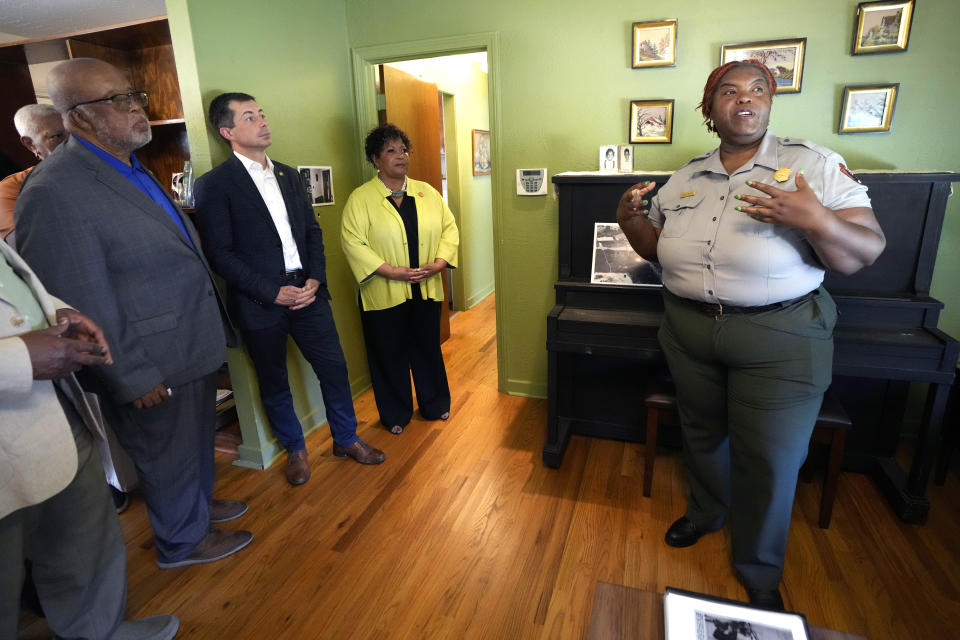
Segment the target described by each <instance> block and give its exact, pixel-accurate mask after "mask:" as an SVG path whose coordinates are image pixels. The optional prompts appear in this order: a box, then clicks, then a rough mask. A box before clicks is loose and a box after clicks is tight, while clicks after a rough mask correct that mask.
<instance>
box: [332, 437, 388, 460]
mask: <svg viewBox="0 0 960 640" xmlns="http://www.w3.org/2000/svg"><path fill="white" fill-rule="evenodd" d="M333 455H335V456H337V457H338V458H346V457H348V456H349V457H351V458H353V459H354V460H356V461H357V462H359V463H360V464H380V463H381V462H383V461H384V460H386V459H387V455H386V454H385V453H384V452H383V451H380V449H374V448H373V447H371V446H370V445H368V444H367V443H366V442H364V441H363V440H360V439H359V438H357V441H356V442H354V443H353V444H352V445H350V446H349V447H341V446H340V445H338V444H337V443H336V442H334V443H333Z"/></svg>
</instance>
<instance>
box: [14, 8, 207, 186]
mask: <svg viewBox="0 0 960 640" xmlns="http://www.w3.org/2000/svg"><path fill="white" fill-rule="evenodd" d="M43 45H47V46H44V51H45V52H46V51H49V50H50V49H51V46H50V45H55V47H54V50H58V49H59V50H60V51H62V58H63V59H64V60H66V59H68V58H82V57H88V58H99V59H101V60H106V61H107V62H109V63H111V64H113V65H116V66H117V67H119V68H121V69H123V70H124V71H126V73H127V74H128V75H129V77H130V81H131V82H132V83H133V86H134V87H135V88H137V89H143V90H144V91H146V92H147V93H149V94H150V104H149V105H148V106H147V115H148V117H149V118H150V125H151V127H152V129H153V140H152V141H151V142H150V144H148V145H147V146H145V147H143V148H142V149H140V150H139V151H137V152H136V153H137V158H139V159H140V161H141V162H142V163H143V164H144V165H145V166H147V167H148V168H149V169H150V170H151V171H153V173H154V174H155V175H156V176H157V179H158V180H159V181H160V183H161V184H163V185H164V186H165V187H166V188H167V189H169V188H170V179H171V176H172V174H173V173H175V172H178V171H182V170H183V163H184V162H185V161H187V160H189V159H190V150H189V147H188V145H187V130H186V127H185V125H184V121H183V105H182V103H181V101H180V85H179V82H178V80H177V69H176V64H175V62H174V57H173V45H172V44H171V42H170V28H169V27H168V26H167V20H166V18H151V19H148V20H142V21H138V22H135V23H128V24H123V25H114V26H107V27H103V28H102V29H98V30H94V31H83V32H78V33H69V34H61V35H58V36H54V37H50V38H33V39H30V40H22V41H18V42H11V43H5V44H3V45H0V61H4V65H5V66H7V67H8V68H10V70H11V71H14V70H17V71H19V72H20V73H21V75H22V71H23V70H27V74H28V75H29V73H30V71H29V66H28V60H29V59H30V57H31V56H30V55H29V54H30V49H31V47H38V46H43ZM45 66H46V67H48V66H49V65H43V64H35V65H33V67H34V68H36V69H43V68H44V67H45ZM18 67H19V69H18ZM34 84H37V78H34ZM33 102H37V96H36V95H35V94H34V91H33V87H32V86H27V85H24V84H23V83H21V84H20V85H18V88H17V90H16V91H15V92H14V93H13V94H12V95H7V96H6V97H5V98H4V104H5V105H8V104H9V105H10V107H9V109H12V110H11V111H10V114H9V117H8V118H7V120H6V122H3V123H0V127H3V128H6V127H8V126H9V127H11V128H12V115H13V112H14V111H16V109H17V108H19V107H21V106H23V105H25V104H30V103H33ZM0 117H3V114H2V113H0ZM8 123H9V124H8ZM4 146H5V147H6V146H7V143H6V142H5V143H4ZM4 151H5V152H7V149H6V148H5V149H4ZM7 155H10V153H9V152H7Z"/></svg>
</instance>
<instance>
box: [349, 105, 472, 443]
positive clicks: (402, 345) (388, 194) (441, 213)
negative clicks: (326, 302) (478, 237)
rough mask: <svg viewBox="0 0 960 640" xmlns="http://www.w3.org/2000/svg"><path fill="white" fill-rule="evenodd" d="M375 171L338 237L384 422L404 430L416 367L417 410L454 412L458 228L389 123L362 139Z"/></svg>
mask: <svg viewBox="0 0 960 640" xmlns="http://www.w3.org/2000/svg"><path fill="white" fill-rule="evenodd" d="M364 151H365V153H366V156H367V159H368V160H369V161H370V163H371V164H373V166H374V167H376V169H377V176H376V177H375V178H373V179H372V180H370V181H369V182H367V183H366V184H363V185H361V186H359V187H357V188H356V189H355V190H354V191H353V193H351V194H350V198H349V199H348V200H347V204H346V207H345V208H344V211H343V220H342V223H341V229H340V231H341V236H340V238H341V243H342V245H343V251H344V254H345V255H346V257H347V262H348V264H349V265H350V269H351V271H352V272H353V275H354V277H355V278H356V279H357V282H358V283H359V285H360V318H361V321H362V323H363V336H364V341H365V342H366V345H367V360H368V362H369V365H370V378H371V381H372V382H373V394H374V397H375V398H376V402H377V410H378V411H379V413H380V421H381V422H382V423H383V424H384V426H386V427H387V428H388V429H389V430H390V432H391V433H394V434H400V433H403V430H404V428H405V427H406V426H407V424H408V423H409V422H410V418H411V417H413V400H412V395H411V390H410V372H411V371H412V372H413V382H414V386H415V387H416V395H417V405H418V407H419V409H420V414H421V415H422V416H423V417H424V418H426V419H427V420H437V419H440V420H447V419H449V418H450V388H449V386H448V384H447V373H446V369H445V367H444V364H443V353H442V352H441V350H440V311H441V305H442V304H443V280H442V278H443V269H444V267H451V268H456V266H457V247H458V246H459V244H460V234H459V232H458V231H457V224H456V222H455V221H454V219H453V213H451V212H450V208H449V207H448V206H447V204H446V202H444V201H443V198H442V197H441V195H440V194H439V193H438V192H437V190H436V189H434V188H433V187H431V186H430V185H429V184H427V183H426V182H420V181H419V180H413V179H411V178H408V177H407V170H408V169H409V164H410V155H409V153H410V140H409V138H407V135H406V134H405V133H404V132H403V131H401V130H400V129H399V128H397V127H395V126H394V125H392V124H389V123H388V124H384V125H381V126H379V127H377V128H376V129H373V130H372V131H371V132H370V133H369V134H368V135H367V139H366V142H365V144H364Z"/></svg>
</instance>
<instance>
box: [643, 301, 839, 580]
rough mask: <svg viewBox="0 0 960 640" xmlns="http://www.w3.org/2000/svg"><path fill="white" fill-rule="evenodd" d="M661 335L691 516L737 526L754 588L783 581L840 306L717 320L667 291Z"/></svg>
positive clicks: (740, 555) (743, 573)
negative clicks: (678, 424)
mask: <svg viewBox="0 0 960 640" xmlns="http://www.w3.org/2000/svg"><path fill="white" fill-rule="evenodd" d="M664 307H665V314H664V319H663V324H662V325H661V328H660V332H659V335H658V337H659V339H660V345H661V346H662V348H663V351H664V354H665V355H666V358H667V363H668V365H669V367H670V372H671V373H672V375H673V378H674V381H675V383H676V388H677V405H678V409H679V412H680V422H681V433H682V437H683V452H684V465H685V467H686V473H687V479H688V481H689V485H690V486H689V489H690V497H689V500H688V503H687V511H686V516H687V517H688V518H689V519H690V520H692V521H693V522H694V523H695V524H697V525H699V526H702V527H706V528H713V527H717V526H720V525H721V524H723V522H724V521H725V520H728V521H729V524H730V533H731V539H732V545H733V563H734V567H735V568H736V569H737V571H738V572H739V574H740V577H741V579H742V580H743V581H744V583H745V584H746V586H748V587H752V588H759V589H773V588H776V586H777V585H778V584H779V582H780V576H781V573H782V572H783V561H784V555H785V552H786V544H787V533H788V531H789V529H790V514H791V510H792V508H793V498H794V493H795V491H796V483H797V473H798V472H799V470H800V466H801V465H802V464H803V461H804V459H805V458H806V455H807V447H808V444H809V442H810V434H811V433H812V431H813V426H814V423H815V422H816V419H817V413H818V412H819V410H820V404H821V402H822V400H823V393H824V391H826V389H827V387H828V386H829V385H830V380H831V376H832V361H833V327H834V324H835V323H836V318H837V314H836V306H835V305H834V302H833V299H832V298H831V297H830V295H829V294H828V293H827V292H826V291H825V290H823V289H822V288H821V289H820V290H819V291H818V292H817V293H816V294H815V295H814V296H813V297H812V298H810V299H808V300H805V301H803V302H799V303H796V304H793V305H790V306H788V307H785V308H781V309H776V310H773V311H766V312H762V313H754V314H733V315H726V314H725V315H723V316H721V317H720V318H719V319H715V318H714V316H713V315H711V314H709V313H704V312H703V311H702V310H700V309H698V308H696V307H694V306H692V305H690V304H689V303H687V302H684V301H683V300H682V299H680V298H677V297H676V296H674V295H672V294H671V293H670V292H668V291H665V292H664Z"/></svg>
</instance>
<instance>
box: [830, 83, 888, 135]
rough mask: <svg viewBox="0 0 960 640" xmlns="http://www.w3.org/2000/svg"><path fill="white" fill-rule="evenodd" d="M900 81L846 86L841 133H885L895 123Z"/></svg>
mask: <svg viewBox="0 0 960 640" xmlns="http://www.w3.org/2000/svg"><path fill="white" fill-rule="evenodd" d="M899 91H900V83H899V82H897V83H894V84H867V85H847V86H846V87H844V88H843V108H842V109H841V110H840V130H839V133H886V132H888V131H890V125H891V124H892V123H893V109H894V107H896V105H897V93H898V92H899Z"/></svg>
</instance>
